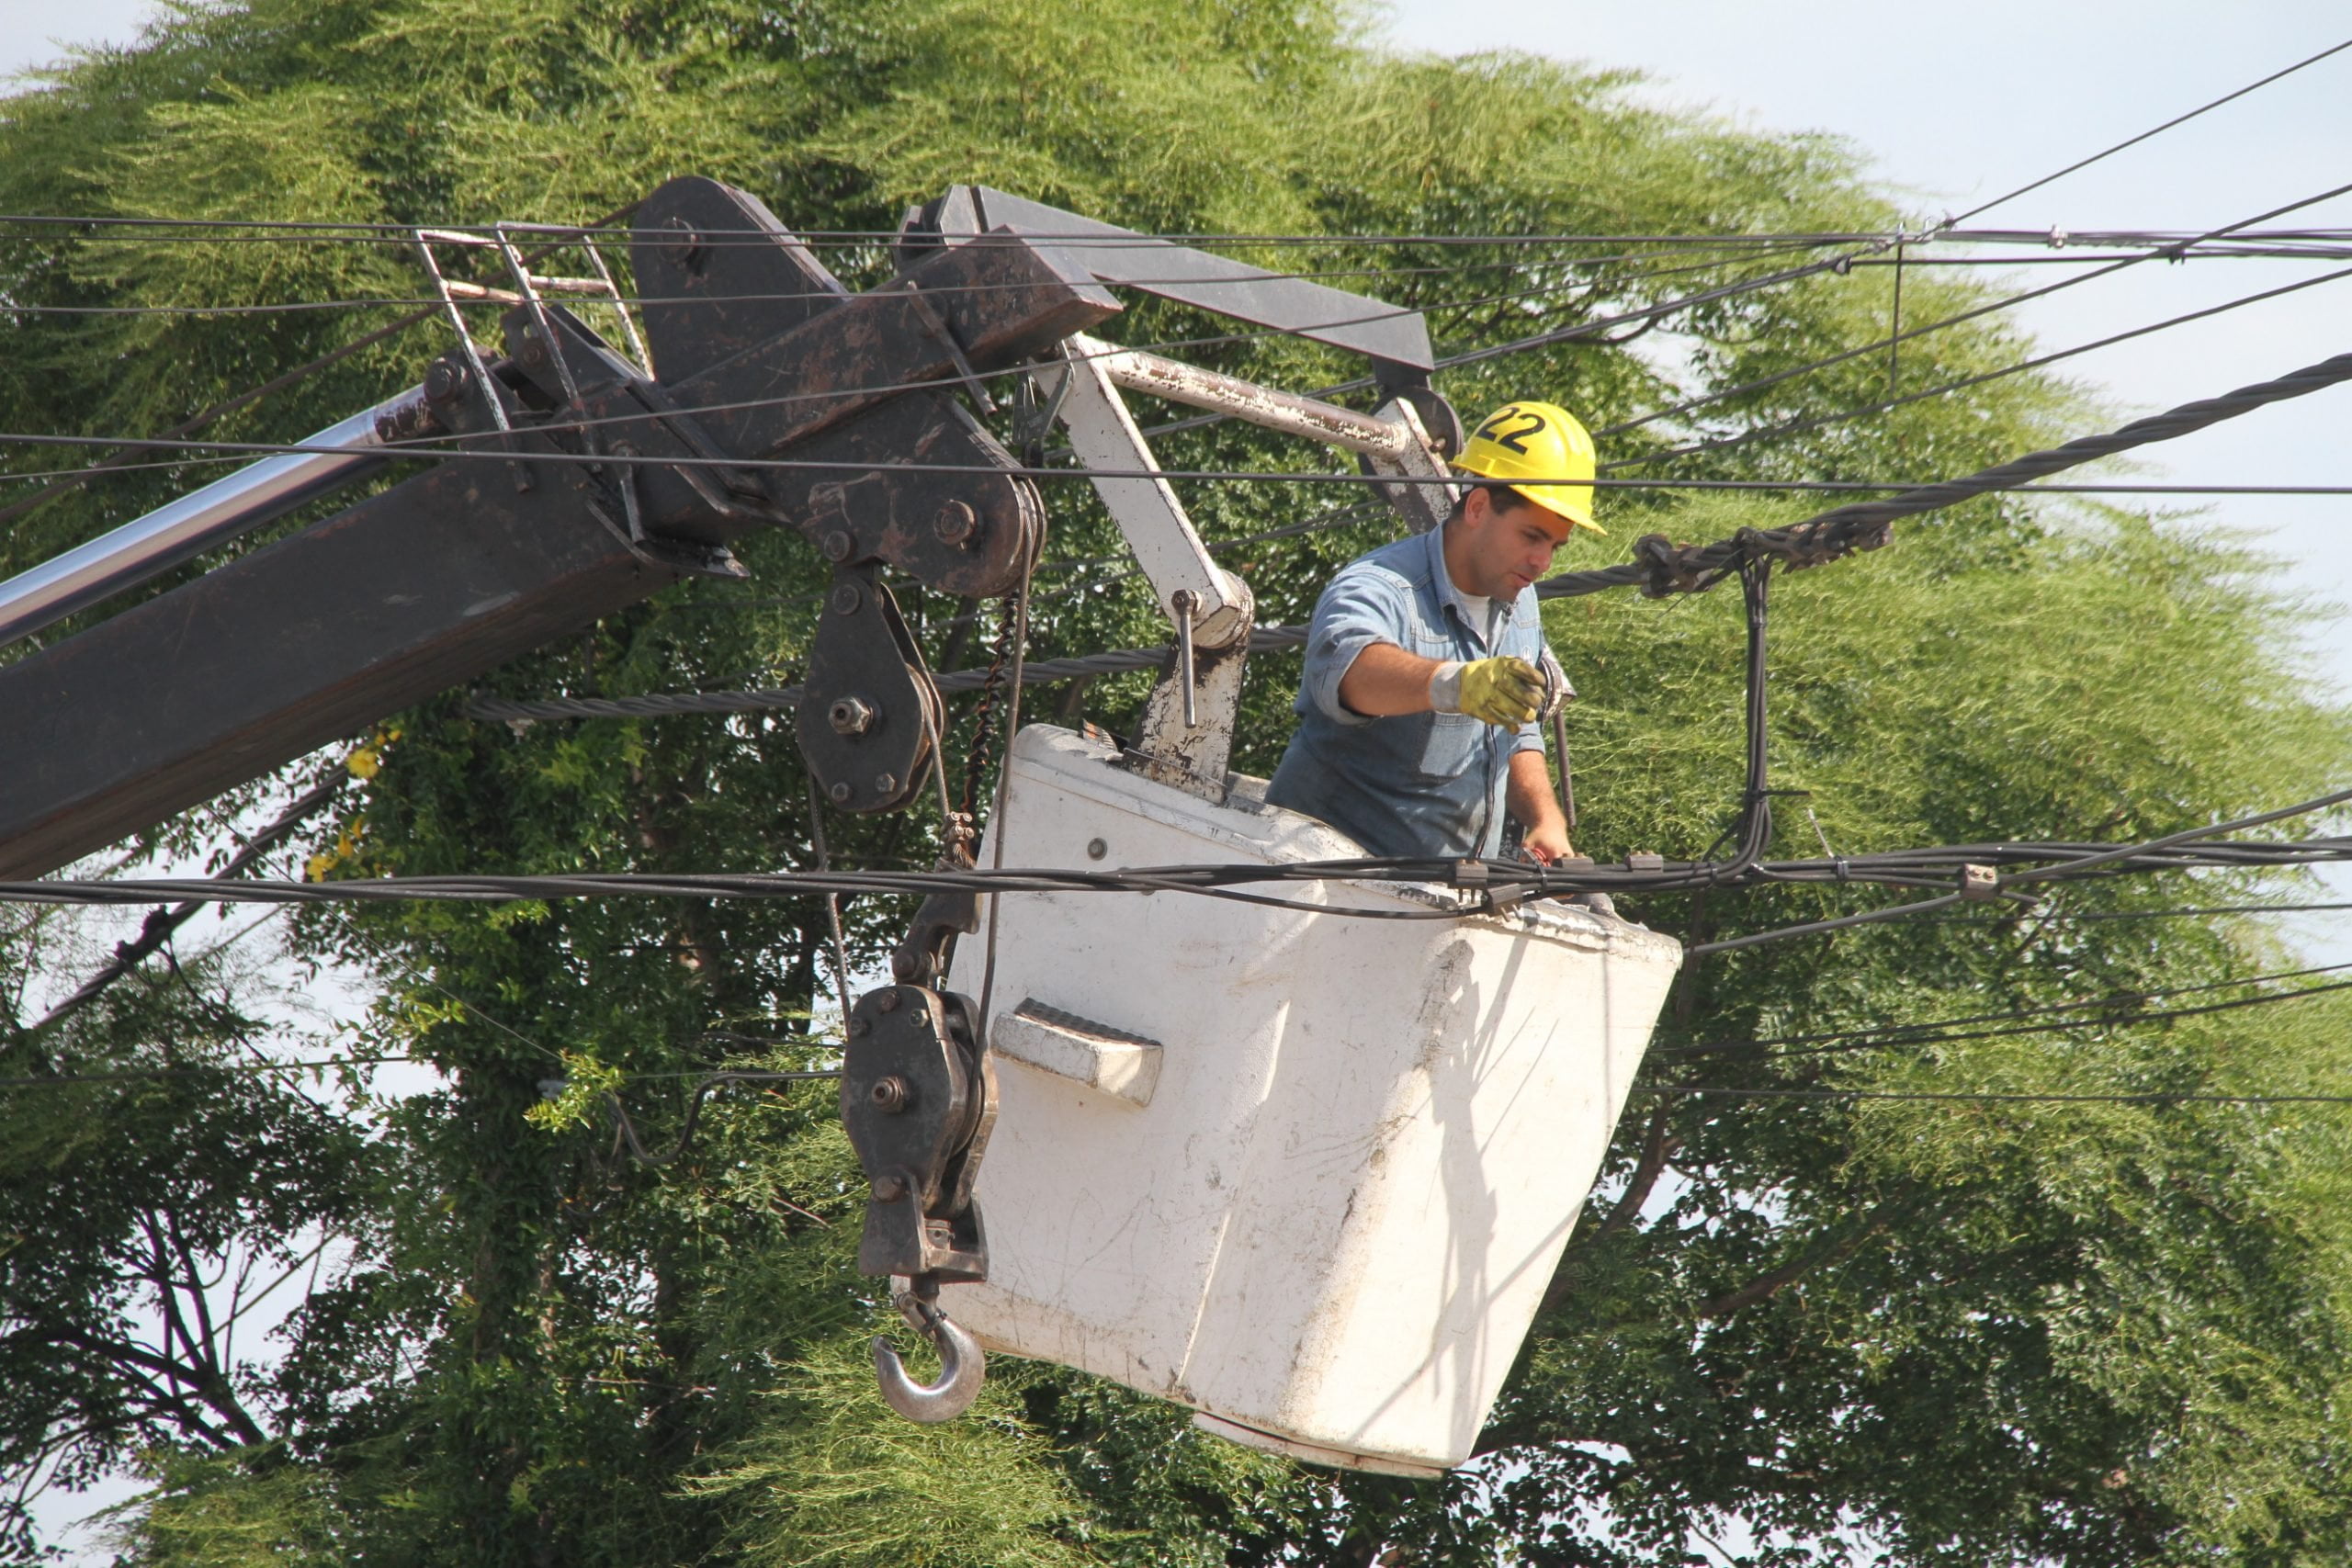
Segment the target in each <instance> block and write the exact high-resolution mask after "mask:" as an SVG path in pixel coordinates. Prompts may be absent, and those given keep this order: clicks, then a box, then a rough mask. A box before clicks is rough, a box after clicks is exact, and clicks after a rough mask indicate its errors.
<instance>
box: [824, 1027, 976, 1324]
mask: <svg viewBox="0 0 2352 1568" xmlns="http://www.w3.org/2000/svg"><path fill="white" fill-rule="evenodd" d="M995 1122H996V1073H995V1069H994V1067H993V1066H991V1065H990V1064H989V1060H988V1054H987V1050H986V1045H985V1042H984V1041H983V1040H982V1039H981V1036H980V1032H979V1025H978V1009H977V1008H976V1007H975V1006H974V1005H973V1004H972V1001H971V999H970V998H967V997H963V996H959V995H957V994H956V993H954V992H942V991H934V990H932V989H931V988H930V987H924V986H886V987H883V988H881V989H880V990H876V991H868V992H867V993H866V994H865V996H863V997H860V998H858V1000H857V1005H856V1006H855V1007H854V1008H852V1009H851V1010H850V1016H849V1042H848V1044H847V1045H846V1046H845V1047H844V1048H843V1050H842V1128H843V1130H844V1131H846V1132H847V1133H848V1134H849V1141H850V1145H851V1147H853V1148H854V1149H855V1150H856V1151H857V1157H858V1161H859V1163H860V1164H861V1165H862V1166H863V1167H864V1168H865V1177H866V1180H867V1181H868V1182H869V1183H870V1184H871V1186H870V1195H869V1197H868V1199H867V1201H866V1205H865V1238H864V1241H863V1242H862V1243H861V1245H860V1246H859V1248H858V1254H857V1266H858V1269H859V1271H860V1272H861V1273H865V1274H897V1275H904V1276H907V1277H909V1278H911V1279H916V1280H924V1279H928V1280H933V1281H957V1280H985V1279H986V1278H988V1241H987V1235H986V1233H985V1232H984V1231H983V1230H982V1228H981V1225H980V1212H979V1205H978V1203H976V1202H974V1201H973V1200H972V1183H973V1181H974V1179H976V1178H977V1177H978V1174H979V1167H980V1156H981V1155H982V1153H983V1152H984V1151H985V1150H986V1148H987V1146H988V1140H989V1128H990V1127H991V1126H993V1125H994V1124H995Z"/></svg>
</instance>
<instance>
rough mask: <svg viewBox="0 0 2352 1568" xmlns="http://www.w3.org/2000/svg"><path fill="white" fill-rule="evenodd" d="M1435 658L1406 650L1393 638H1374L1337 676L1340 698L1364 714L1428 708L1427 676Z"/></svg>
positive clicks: (1386, 715)
mask: <svg viewBox="0 0 2352 1568" xmlns="http://www.w3.org/2000/svg"><path fill="white" fill-rule="evenodd" d="M1437 671H1438V661H1437V660H1434V659H1423V658H1422V657H1421V656H1420V655H1419V654H1418V653H1408V652H1406V651H1405V650H1404V649H1401V648H1398V647H1397V645H1396V644H1395V643H1393V642H1375V643H1373V644H1371V645H1370V646H1368V647H1367V648H1365V649H1364V650H1363V652H1361V653H1359V654H1357V655H1356V657H1355V662H1354V663H1352V664H1351V665H1349V666H1348V672H1347V673H1346V674H1344V675H1342V676H1340V702H1342V703H1344V704H1346V705H1347V707H1348V711H1349V712H1351V713H1360V714H1362V715H1363V716H1365V717H1366V718H1390V717H1394V716H1397V715H1398V714H1407V713H1427V712H1429V711H1430V676H1432V675H1435V674H1436V673H1437Z"/></svg>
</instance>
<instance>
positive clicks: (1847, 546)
mask: <svg viewBox="0 0 2352 1568" xmlns="http://www.w3.org/2000/svg"><path fill="white" fill-rule="evenodd" d="M2346 271H2347V272H2352V268H2347V269H2346ZM2329 276H2341V275H2340V274H2330V275H2329ZM2296 287H2301V285H2297V286H2296ZM2243 302H2244V301H2241V303H2243ZM2200 313H2201V312H2200ZM1980 379H1982V378H1980ZM2346 380H2352V354H2340V355H2336V356H2335V357H2334V358H2333V359H2325V360H2322V361H2320V362H2319V363H2318V364H2316V365H2307V366H2305V367H2302V368H2301V369H2300V370H2295V371H2290V372H2289V373H2288V374H2287V375H2284V376H2281V377H2278V378H2277V379H2275V380H2270V381H2261V382H2256V383H2255V384H2254V385H2252V386H2247V387H2241V388H2239V389H2237V390H2235V391H2233V392H2227V393H2224V394H2222V396H2221V397H2218V398H2206V399H2201V400H2198V401H2196V402H2189V403H2183V404H2181V405H2180V406H2179V407H2177V408H2174V409H2170V410H2167V411H2166V412H2163V413H2160V414H2154V415H2151V416H2150V417H2148V418H2146V419H2140V420H2134V421H2132V422H2131V423H2129V424H2126V425H2124V426H2122V427H2121V428H2120V429H2117V430H2113V431H2109V432H2108V433H2106V434H2100V435H2086V436H2080V437H2077V438H2076V439H2075V440H2073V441H2069V442H2067V443H2066V444H2065V445H2064V446H2054V447H2051V448H2048V449H2046V450H2044V451H2041V452H2033V453H2029V454H2027V455H2026V456H2025V457H2016V458H2012V459H2010V460H2009V461H2007V462H2006V463H1998V464H1996V465H1994V466H1993V467H1991V468H1980V469H1979V470H1977V471H1976V472H1975V473H1973V474H1971V475H1968V476H1967V477H1966V478H1964V479H1946V480H1944V481H1942V482H1940V483H1938V484H1933V485H1926V486H1922V487H1921V488H1920V489H1918V490H1915V491H1905V492H1904V493H1903V494H1901V495H1897V496H1893V497H1891V498H1889V499H1887V500H1884V501H1871V502H1858V503H1856V504H1853V505H1848V506H1841V507H1838V508H1836V509H1834V510H1832V511H1829V512H1825V513H1820V514H1819V515H1817V516H1815V517H1813V518H1810V519H1808V520H1806V521H1805V522H1803V523H1799V524H1796V525H1792V526H1791V527H1787V528H1774V529H1769V530H1762V531H1758V530H1754V529H1747V530H1743V531H1742V532H1741V533H1740V534H1739V535H1737V536H1734V537H1733V538H1729V539H1723V540H1718V541H1716V542H1715V543H1714V544H1712V545H1706V546H1692V547H1677V546H1675V545H1673V544H1671V543H1670V542H1669V541H1668V540H1666V539H1665V538H1664V537H1663V536H1657V535H1652V536H1648V538H1646V539H1643V540H1637V541H1636V542H1635V545H1634V551H1635V555H1636V557H1637V558H1636V559H1634V560H1633V561H1630V562H1627V563H1626V564H1625V565H1623V566H1614V567H1605V568H1602V569H1600V570H1597V571H1577V572H1566V573H1563V574H1562V575H1560V576H1557V577H1550V578H1546V579H1544V581H1541V582H1539V583H1537V584H1536V585H1535V592H1536V594H1537V596H1538V597H1539V598H1545V599H1559V598H1573V597H1576V596H1577V595H1579V594H1585V593H1597V592H1602V591H1603V590H1606V589H1611V588H1627V587H1635V586H1638V587H1640V588H1642V589H1643V591H1644V592H1647V593H1650V594H1652V595H1653V596H1657V595H1663V594H1666V593H1669V592H1693V591H1701V590H1703V589H1705V588H1707V587H1710V586H1712V585H1713V582H1714V581H1718V580H1719V579H1720V578H1721V576H1722V575H1723V574H1724V572H1725V571H1727V570H1731V569H1732V568H1733V567H1734V566H1735V565H1736V563H1737V562H1739V561H1742V560H1746V559H1748V558H1753V557H1757V556H1759V555H1770V556H1781V557H1784V558H1789V559H1792V560H1799V559H1802V560H1804V562H1805V563H1807V564H1817V563H1818V562H1821V561H1826V560H1830V559H1835V558H1838V557H1839V556H1843V555H1845V554H1848V553H1849V552H1851V551H1854V550H1858V549H1876V548H1878V547H1880V546H1882V545H1883V544H1885V543H1886V542H1887V539H1888V537H1889V536H1890V534H1891V532H1892V529H1893V525H1894V522H1895V521H1896V520H1897V519H1899V518H1904V517H1910V516H1917V514H1918V513H1923V512H1933V511H1938V510H1940V509H1941V508H1944V507H1947V506H1951V505H1955V504H1957V503H1958V502H1962V501H1968V500H1971V499H1973V498H1974V497H1977V496H1981V495H1988V494H1991V493H1993V492H1994V491H2005V490H2016V489H2018V488H2021V487H2024V486H2028V485H2030V484H2031V483H2032V482H2033V481H2034V480H2036V479H2046V478H2048V477H2049V476H2050V475H2052V474H2054V473H2059V472H2063V471H2064V470H2065V469H2067V468H2077V467H2080V466H2081V465H2082V464H2085V463H2088V462H2094V461H2096V460H2098V458H2101V457H2113V456H2115V455H2116V454H2118V453H2120V452H2128V451H2131V450H2132V449H2133V448H2135V447H2139V446H2148V445H2151V444H2152V443H2155V442H2160V441H2170V440H2174V439H2176V438H2177V437H2179V436H2183V435H2187V434H2191V433H2193V432H2195V431H2199V430H2203V429H2205V428H2206V427H2207V426H2209V425H2213V424H2218V423H2222V422H2223V421H2225V420H2231V419H2235V418H2237V417H2239V416H2240V415H2242V414H2245V413H2250V412H2253V411H2254V410H2256V409H2258V408H2264V407H2267V406H2268V405H2269V404H2271V403H2275V402H2282V401H2285V400H2289V399H2291V398H2300V397H2305V396H2308V395H2309V394H2311V393H2312V392H2317V391H2323V390H2324V389H2327V388H2329V387H2333V386H2336V385H2338V384H2340V383H2341V382H2344V381H2346ZM1922 395H1926V394H1922ZM1908 400H1909V399H1907V398H1906V399H1902V400H1901V401H1908ZM1652 540H1655V541H1656V543H1655V545H1653V544H1652V543H1651V541H1652Z"/></svg>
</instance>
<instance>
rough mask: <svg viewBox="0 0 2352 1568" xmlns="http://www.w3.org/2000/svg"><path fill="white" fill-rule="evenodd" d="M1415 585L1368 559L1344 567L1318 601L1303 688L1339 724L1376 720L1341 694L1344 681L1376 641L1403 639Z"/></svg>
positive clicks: (1309, 629)
mask: <svg viewBox="0 0 2352 1568" xmlns="http://www.w3.org/2000/svg"><path fill="white" fill-rule="evenodd" d="M1411 596H1412V587H1411V585H1410V584H1408V583H1407V582H1405V581H1401V580H1400V579H1398V578H1397V577H1396V576H1395V575H1394V574H1393V573H1390V572H1387V571H1384V570H1380V569H1378V568H1376V567H1373V568H1366V567H1364V566H1363V564H1362V563H1358V564H1357V565H1355V566H1351V567H1350V568H1348V569H1347V570H1342V571H1341V572H1340V574H1339V575H1338V576H1337V577H1335V578H1333V579H1332V580H1331V581H1330V583H1329V586H1328V587H1326V588H1325V589H1324V590H1323V596H1322V597H1321V598H1319V599H1317V601H1316V602H1315V618H1314V619H1313V620H1312V621H1311V622H1309V623H1308V625H1307V629H1306V670H1305V671H1304V672H1303V676H1302V678H1301V680H1300V682H1299V691H1300V693H1301V694H1303V695H1304V696H1305V697H1306V700H1307V701H1308V702H1310V703H1312V704H1313V705H1315V708H1316V710H1317V712H1319V713H1321V714H1322V715H1323V716H1324V717H1326V718H1329V720H1331V722H1333V723H1334V724H1344V725H1349V726H1355V725H1363V724H1370V723H1371V722H1372V719H1371V717H1370V716H1367V715H1364V714H1360V713H1357V712H1355V711H1354V710H1353V709H1351V708H1350V707H1349V706H1348V705H1347V704H1345V703H1343V702H1341V701H1340V682H1342V681H1344V680H1346V679H1347V675H1348V671H1349V670H1350V669H1351V668H1353V667H1354V664H1355V661H1356V658H1357V656H1358V655H1359V654H1361V653H1363V650H1364V649H1367V648H1370V647H1371V646H1372V645H1373V644H1374V643H1376V642H1385V643H1402V642H1404V641H1405V640H1406V629H1405V628H1406V627H1408V626H1410V625H1411V624H1412V606H1411V603H1410V600H1411Z"/></svg>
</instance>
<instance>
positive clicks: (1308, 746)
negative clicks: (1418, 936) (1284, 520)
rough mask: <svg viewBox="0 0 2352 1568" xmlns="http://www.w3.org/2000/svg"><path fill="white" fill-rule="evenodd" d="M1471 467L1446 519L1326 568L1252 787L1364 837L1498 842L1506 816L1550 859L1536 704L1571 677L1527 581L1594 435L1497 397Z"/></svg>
mask: <svg viewBox="0 0 2352 1568" xmlns="http://www.w3.org/2000/svg"><path fill="white" fill-rule="evenodd" d="M1453 466H1454V467H1455V468H1458V469H1460V470H1461V471H1462V472H1463V473H1464V474H1466V475H1469V476H1472V477H1473V478H1475V479H1482V480H1486V481H1489V482H1487V483H1474V484H1472V485H1470V486H1469V487H1468V488H1467V490H1466V491H1464V494H1463V498H1462V500H1461V502H1460V503H1459V504H1457V505H1456V506H1455V507H1454V509H1453V515H1451V516H1449V517H1448V518H1447V519H1446V520H1445V523H1444V525H1443V526H1442V527H1440V528H1436V529H1432V530H1430V532H1429V533H1427V534H1419V535H1414V536H1410V537H1408V538H1403V539H1398V540H1397V541H1396V542H1394V543H1392V544H1387V545H1383V546H1381V547H1379V548H1378V549H1375V550H1373V551H1371V552H1369V553H1367V554H1365V555H1362V556H1359V557H1357V558H1355V559H1354V560H1352V561H1351V562H1349V563H1348V564H1347V565H1346V566H1345V567H1342V568H1341V569H1340V572H1339V574H1338V575H1337V576H1336V577H1334V578H1332V580H1331V581H1330V583H1329V585H1328V586H1327V587H1325V589H1324V590H1323V595H1322V597H1321V598H1320V599H1319V600H1318V601H1317V603H1316V606H1315V618H1314V621H1313V623H1312V624H1311V625H1310V626H1309V627H1308V628H1307V637H1306V672H1305V674H1304V676H1303V677H1302V678H1301V680H1300V682H1299V690H1298V700H1297V702H1296V704H1295V707H1296V709H1297V712H1298V716H1299V724H1298V728H1297V730H1296V732H1295V734H1293V736H1292V737H1291V742H1290V748H1289V750H1286V751H1285V752H1284V753H1283V760H1282V765H1281V766H1280V767H1278V768H1277V769H1275V770H1274V776H1273V778H1272V781H1271V782H1270V783H1269V784H1268V785H1267V788H1266V798H1267V800H1269V801H1270V802H1272V804H1274V805H1276V806H1282V807H1288V808H1290V809H1291V810H1294V811H1302V812H1305V813H1306V815H1308V816H1310V817H1316V818H1321V819H1322V820H1323V821H1326V822H1329V824H1330V825H1331V826H1333V827H1334V828H1337V829H1340V831H1341V832H1343V833H1345V834H1347V835H1348V836H1349V837H1350V838H1351V839H1353V840H1356V842H1358V843H1360V844H1362V845H1363V847H1364V848H1365V849H1366V850H1369V851H1370V852H1373V853H1374V854H1376V855H1393V856H1423V855H1430V856H1447V857H1458V856H1465V855H1478V856H1494V855H1498V854H1499V853H1501V852H1502V847H1503V827H1504V818H1505V817H1506V815H1508V816H1509V817H1510V818H1512V819H1514V820H1516V821H1517V822H1518V824H1519V825H1520V828H1521V840H1520V847H1521V850H1523V851H1524V852H1525V853H1526V854H1527V856H1528V857H1529V858H1531V859H1532V860H1535V861H1538V862H1541V863H1545V864H1549V863H1552V862H1554V861H1556V860H1561V859H1565V858H1566V857H1567V856H1568V855H1570V854H1571V853H1573V851H1572V849H1571V847H1570V845H1569V843H1568V824H1567V820H1566V818H1565V817H1564V816H1563V815H1562V813H1561V810H1560V803H1559V801H1558V800H1557V799H1556V798H1555V796H1554V795H1553V793H1552V781H1551V775H1550V773H1548V772H1547V771H1546V770H1545V768H1544V737H1543V732H1542V728H1541V727H1540V726H1539V724H1538V723H1537V719H1538V717H1539V716H1541V715H1542V714H1544V712H1545V711H1546V710H1547V705H1549V704H1551V703H1555V702H1558V701H1564V700H1566V698H1567V697H1569V696H1571V695H1573V694H1574V693H1573V692H1572V691H1571V690H1570V688H1569V686H1568V683H1567V677H1566V674H1565V673H1563V672H1562V671H1561V670H1560V665H1559V661H1558V660H1556V659H1555V658H1554V657H1553V655H1552V650H1551V649H1550V647H1549V646H1547V645H1546V644H1545V642H1544V626H1543V623H1542V621H1541V619H1540V618H1539V617H1538V614H1537V605H1536V599H1535V592H1534V587H1533V584H1534V582H1535V581H1536V579H1538V578H1539V577H1542V576H1543V575H1544V573H1545V572H1546V571H1548V570H1550V568H1551V564H1552V556H1553V552H1554V551H1555V550H1557V549H1558V548H1559V547H1561V546H1562V545H1563V544H1565V543H1566V542H1567V538H1568V536H1569V535H1570V534H1571V533H1573V532H1574V531H1575V530H1577V529H1578V528H1589V529H1590V530H1592V531H1593V532H1594V533H1596V534H1598V533H1602V532H1604V531H1605V530H1603V529H1602V528H1601V527H1600V525H1598V524H1596V523H1595V522H1593V520H1592V477H1593V449H1592V437H1591V436H1590V435H1589V434H1587V433H1586V431H1585V428H1584V426H1583V425H1582V424H1580V423H1577V420H1576V418H1575V417H1574V416H1573V415H1571V414H1570V413H1568V412H1567V411H1566V410H1565V409H1562V408H1560V407H1558V406H1556V405H1555V404H1552V403H1544V402H1532V401H1521V402H1514V403H1507V404H1505V405H1504V406H1503V407H1501V408H1499V409H1498V410H1496V411H1495V412H1494V413H1493V414H1491V415H1489V416H1488V417H1487V420H1486V421H1485V422H1484V423H1481V424H1480V425H1479V426H1478V427H1477V428H1476V430H1475V431H1473V432H1472V433H1471V435H1470V438H1469V439H1468V440H1467V441H1466V442H1464V444H1463V449H1462V452H1461V454H1460V456H1458V457H1455V458H1454V460H1453Z"/></svg>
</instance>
